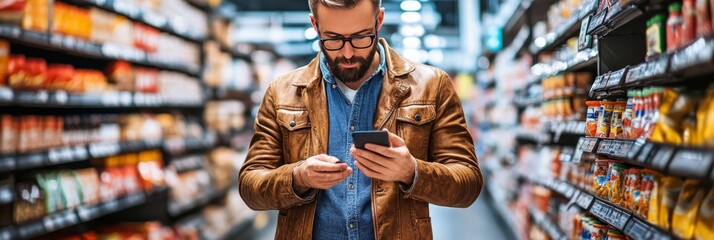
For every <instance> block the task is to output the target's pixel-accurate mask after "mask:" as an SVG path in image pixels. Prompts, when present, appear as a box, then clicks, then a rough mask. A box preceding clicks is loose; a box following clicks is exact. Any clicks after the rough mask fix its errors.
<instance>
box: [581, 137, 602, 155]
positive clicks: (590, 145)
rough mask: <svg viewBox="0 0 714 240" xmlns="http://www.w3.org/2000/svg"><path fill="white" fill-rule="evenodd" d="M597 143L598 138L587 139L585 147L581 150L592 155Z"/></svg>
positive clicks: (584, 142)
mask: <svg viewBox="0 0 714 240" xmlns="http://www.w3.org/2000/svg"><path fill="white" fill-rule="evenodd" d="M597 143H598V139H597V138H585V141H583V145H582V147H581V149H580V150H582V151H583V152H587V153H592V152H593V151H594V150H595V147H596V146H597Z"/></svg>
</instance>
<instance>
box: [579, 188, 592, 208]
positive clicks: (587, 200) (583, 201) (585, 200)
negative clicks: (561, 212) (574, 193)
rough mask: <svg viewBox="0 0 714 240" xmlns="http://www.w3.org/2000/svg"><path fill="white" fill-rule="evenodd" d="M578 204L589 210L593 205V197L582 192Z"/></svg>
mask: <svg viewBox="0 0 714 240" xmlns="http://www.w3.org/2000/svg"><path fill="white" fill-rule="evenodd" d="M576 203H577V204H578V206H580V207H581V208H583V209H588V208H589V207H590V204H592V203H593V196H592V195H590V194H589V193H586V192H580V195H578V200H576Z"/></svg>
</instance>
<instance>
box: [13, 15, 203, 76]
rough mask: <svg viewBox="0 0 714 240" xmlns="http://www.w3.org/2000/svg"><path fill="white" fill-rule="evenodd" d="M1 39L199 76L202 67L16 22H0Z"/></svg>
mask: <svg viewBox="0 0 714 240" xmlns="http://www.w3.org/2000/svg"><path fill="white" fill-rule="evenodd" d="M0 38H4V39H8V40H11V41H14V42H17V43H22V44H26V45H30V46H36V47H41V48H43V49H49V50H55V51H62V52H67V53H71V54H74V55H79V56H84V57H91V58H98V59H109V60H125V61H129V62H132V63H136V64H140V65H145V66H151V67H156V68H159V69H166V70H172V71H177V72H182V73H186V74H188V75H191V76H194V77H198V76H199V75H200V71H199V70H200V69H199V66H190V65H187V64H183V63H176V62H174V63H171V62H162V61H157V60H154V59H152V57H151V56H147V55H146V53H144V52H142V51H140V50H137V49H134V48H128V47H123V46H118V45H114V44H108V43H107V44H99V43H92V42H88V41H85V40H81V39H77V38H74V37H69V36H63V35H60V34H48V33H43V32H36V31H30V30H23V29H21V28H20V27H18V26H13V25H7V24H0Z"/></svg>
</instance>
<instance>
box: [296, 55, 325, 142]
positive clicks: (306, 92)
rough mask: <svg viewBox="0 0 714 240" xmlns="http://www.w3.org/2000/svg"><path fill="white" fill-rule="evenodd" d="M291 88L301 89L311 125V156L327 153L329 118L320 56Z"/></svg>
mask: <svg viewBox="0 0 714 240" xmlns="http://www.w3.org/2000/svg"><path fill="white" fill-rule="evenodd" d="M292 85H293V86H296V87H299V88H302V90H303V91H302V99H303V101H304V102H305V106H306V107H307V110H308V113H307V114H308V117H309V118H310V123H311V124H312V129H311V131H312V134H311V135H312V136H313V137H312V138H311V139H310V141H312V142H311V144H312V146H314V147H313V150H315V151H317V152H314V153H313V154H312V155H317V154H320V153H327V141H328V139H329V136H328V134H329V133H328V129H329V127H328V126H329V125H328V124H329V121H330V118H329V116H328V115H327V114H328V111H327V95H326V94H325V87H324V81H322V72H320V55H319V54H318V55H317V57H316V58H315V59H313V60H312V61H311V62H310V63H309V64H308V65H307V66H306V67H305V71H304V72H303V74H302V76H300V78H298V79H295V80H294V81H293V83H292Z"/></svg>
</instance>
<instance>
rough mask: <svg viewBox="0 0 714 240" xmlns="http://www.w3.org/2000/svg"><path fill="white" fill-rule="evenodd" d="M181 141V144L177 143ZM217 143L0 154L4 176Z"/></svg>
mask: <svg viewBox="0 0 714 240" xmlns="http://www.w3.org/2000/svg"><path fill="white" fill-rule="evenodd" d="M176 142H179V144H176ZM214 144H215V141H211V140H199V139H194V138H179V139H173V140H164V141H160V140H159V141H143V140H142V141H130V142H121V143H93V144H86V145H78V146H72V147H58V148H52V149H48V150H44V151H37V152H33V153H22V154H4V155H0V173H2V172H12V171H15V170H26V169H35V168H46V167H52V166H57V165H60V164H66V163H72V162H80V161H86V160H89V159H98V158H105V157H110V156H115V155H120V154H125V153H132V152H140V151H145V150H150V149H159V148H163V149H165V150H166V151H167V152H185V151H193V150H200V149H205V148H208V147H209V146H213V145H214Z"/></svg>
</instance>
